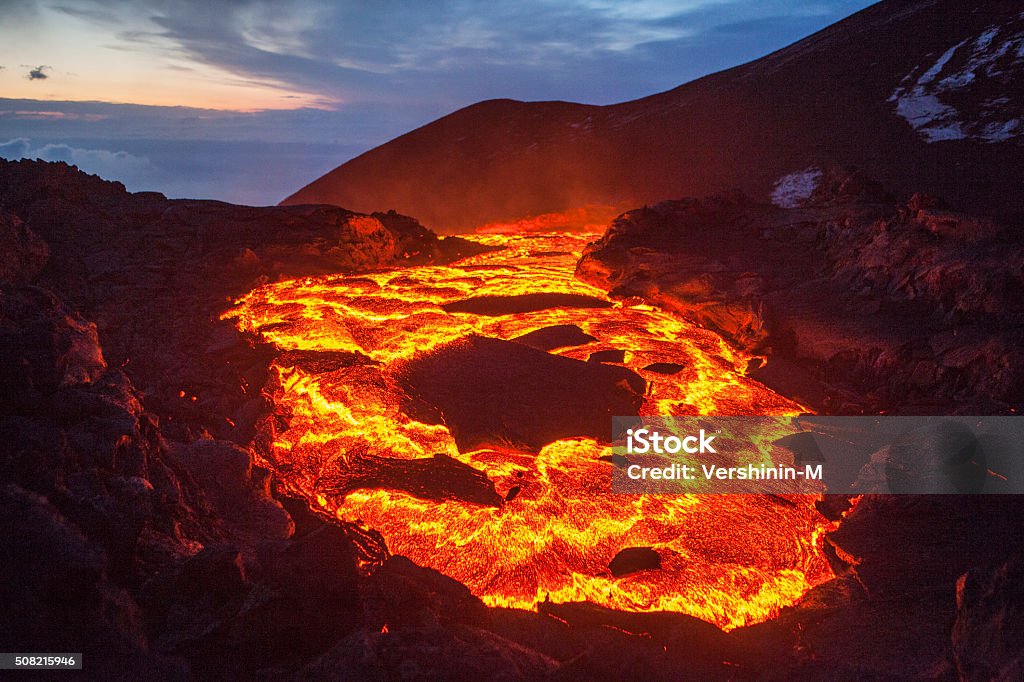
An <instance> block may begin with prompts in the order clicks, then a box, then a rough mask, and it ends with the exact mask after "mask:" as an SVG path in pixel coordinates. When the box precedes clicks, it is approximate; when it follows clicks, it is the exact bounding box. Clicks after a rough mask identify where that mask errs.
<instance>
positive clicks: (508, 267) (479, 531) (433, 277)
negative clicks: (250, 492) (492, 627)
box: [228, 234, 832, 628]
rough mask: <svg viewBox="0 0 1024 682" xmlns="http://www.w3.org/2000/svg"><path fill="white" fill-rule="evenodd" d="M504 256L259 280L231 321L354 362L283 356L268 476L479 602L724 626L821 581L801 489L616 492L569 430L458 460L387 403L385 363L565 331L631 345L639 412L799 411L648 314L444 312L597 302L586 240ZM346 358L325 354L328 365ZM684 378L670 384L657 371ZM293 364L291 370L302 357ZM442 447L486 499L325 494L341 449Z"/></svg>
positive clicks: (505, 241) (539, 240)
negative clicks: (283, 418)
mask: <svg viewBox="0 0 1024 682" xmlns="http://www.w3.org/2000/svg"><path fill="white" fill-rule="evenodd" d="M475 239H476V240H478V241H480V242H482V243H484V244H487V245H494V246H503V247H505V248H504V249H503V250H499V251H493V252H489V253H486V254H482V255H478V256H474V257H471V258H468V259H465V260H463V261H460V262H458V263H456V264H454V265H451V266H432V267H415V268H405V269H395V270H387V271H382V272H375V273H370V274H360V275H352V276H342V275H338V276H330V277H318V278H307V279H300V280H292V281H287V282H280V283H276V284H269V285H265V286H263V287H260V288H258V289H256V290H255V291H253V292H251V293H250V294H249V295H247V296H246V297H245V298H244V299H243V300H242V301H240V302H239V304H238V306H237V307H236V308H235V309H233V310H232V311H230V312H229V313H228V315H230V316H232V317H234V318H235V319H236V322H237V324H238V326H239V327H240V328H241V329H243V330H247V331H251V332H254V333H257V334H261V335H262V336H263V338H265V339H266V340H268V341H270V342H273V343H274V344H276V345H277V346H278V347H279V348H280V349H281V350H282V351H289V350H308V351H322V350H333V351H345V352H351V353H358V354H360V355H359V356H356V355H353V356H352V358H360V357H361V358H362V359H361V360H358V361H357V360H355V359H354V360H353V361H352V362H349V363H344V362H342V363H335V364H331V365H328V366H324V367H321V368H318V370H317V373H313V372H312V370H310V369H308V368H307V369H302V368H300V367H298V366H295V364H296V363H292V364H289V363H288V362H285V361H283V360H282V361H278V363H277V369H278V372H279V374H280V389H278V391H277V393H278V394H277V395H276V396H275V399H276V400H277V402H278V405H279V406H282V407H283V408H284V409H285V411H287V412H289V413H290V422H289V426H288V428H287V430H284V431H283V432H282V433H279V434H278V436H277V442H275V444H274V453H273V455H272V457H271V461H268V462H265V464H266V465H267V466H269V467H271V468H273V469H274V470H275V471H276V473H277V476H278V478H279V480H280V481H281V482H282V485H283V486H284V487H285V488H286V489H287V490H288V491H289V492H290V493H292V494H296V495H299V496H302V497H305V498H306V499H308V500H310V502H311V503H312V504H314V505H317V506H319V507H320V508H322V509H323V510H325V511H327V512H331V513H334V514H336V515H337V516H338V517H339V518H341V519H344V520H348V521H359V522H361V523H363V524H364V525H365V526H367V527H370V528H373V529H376V530H378V531H380V532H381V533H382V534H383V536H384V537H385V539H386V540H387V543H388V546H389V548H390V550H391V551H392V552H393V553H395V554H402V555H405V556H408V557H409V558H411V559H412V560H413V561H415V562H416V563H418V564H420V565H423V566H429V567H432V568H435V569H437V570H439V571H441V572H442V573H445V574H446V575H449V576H451V577H452V578H454V579H456V580H458V581H460V582H462V583H464V584H465V585H467V586H468V587H469V588H470V589H471V590H472V591H473V592H474V594H476V595H478V596H480V597H481V598H482V599H483V600H484V601H485V602H486V603H488V604H491V605H495V606H510V607H517V608H532V607H533V606H534V605H535V604H536V603H537V602H539V601H543V600H545V599H550V600H552V601H556V602H562V601H581V600H589V601H592V602H595V603H597V604H601V605H604V606H608V607H612V608H617V609H623V610H631V611H653V610H670V611H678V612H683V613H688V614H691V615H693V616H697V617H699V618H702V619H705V620H707V621H709V622H712V623H715V624H717V625H719V626H721V627H724V628H732V627H737V626H740V625H744V624H749V623H754V622H759V621H762V620H765V619H767V618H770V617H772V616H773V615H774V614H775V613H777V612H778V610H779V609H780V608H781V607H783V606H786V605H789V604H792V603H794V602H795V601H796V600H797V599H799V598H800V596H801V595H802V594H804V593H805V592H806V591H807V590H808V589H809V588H811V587H813V586H814V585H817V584H819V583H821V582H823V581H825V580H827V579H829V578H831V577H832V573H831V571H830V569H829V568H828V565H827V563H826V561H825V558H824V555H823V553H822V551H821V546H820V536H821V534H822V533H823V532H824V531H825V530H827V529H828V527H829V524H828V522H827V521H826V520H825V519H824V518H823V517H822V516H820V514H819V513H818V512H817V511H816V510H815V508H814V506H813V505H814V502H815V500H816V499H817V498H816V497H815V496H811V495H806V496H794V497H790V498H788V503H787V502H786V501H785V500H783V501H780V500H778V499H772V498H771V497H768V496H741V495H679V496H668V495H637V496H625V495H616V494H613V493H612V492H611V486H610V470H609V467H610V464H609V463H608V462H606V461H602V460H600V459H599V457H601V456H602V455H607V454H609V453H610V447H608V446H605V445H602V444H599V443H596V442H594V441H593V440H590V439H579V438H576V439H566V440H561V441H557V442H555V443H552V444H551V445H549V446H547V447H545V448H544V449H543V450H541V452H540V453H538V454H534V453H525V452H515V451H496V450H490V449H489V450H481V451H475V452H459V451H458V449H457V448H456V447H455V443H454V440H453V439H452V437H451V434H450V433H449V432H448V430H447V429H446V428H445V427H444V426H438V425H427V424H423V423H419V422H417V421H414V420H413V419H411V418H410V417H408V416H407V415H406V414H404V413H403V412H402V410H401V409H400V400H399V394H398V391H399V389H398V387H397V385H396V382H395V380H394V370H395V368H397V367H399V366H400V365H401V363H402V362H403V361H405V360H407V359H409V358H411V357H413V356H414V355H415V354H417V353H422V352H425V351H429V350H430V349H431V348H434V347H436V346H438V345H439V344H443V343H446V342H449V341H452V340H455V339H458V338H461V337H464V336H466V335H468V334H471V333H475V334H481V335H485V336H491V337H495V338H500V339H511V338H513V337H516V336H520V335H522V334H525V333H527V332H530V331H533V330H537V329H540V328H543V327H548V326H551V325H563V324H574V325H577V326H579V327H580V328H581V329H582V330H583V331H584V332H586V333H587V334H589V335H590V336H592V337H594V338H596V341H591V342H589V343H586V344H584V345H581V346H575V347H570V348H561V349H556V350H554V351H552V352H554V353H557V354H561V355H565V356H568V357H572V358H577V359H582V360H586V359H587V358H588V357H589V355H590V354H591V353H593V352H596V351H601V350H611V349H620V350H626V354H625V361H624V363H622V364H624V365H625V366H626V367H629V368H630V369H632V370H634V371H636V372H637V373H639V374H640V375H642V376H643V377H644V378H645V379H647V380H648V381H653V386H652V389H651V391H650V394H649V395H648V396H647V397H646V398H645V402H644V406H643V410H642V411H643V413H645V414H662V415H683V414H687V415H693V414H720V415H743V414H750V415H779V414H794V413H797V412H799V411H800V406H799V405H796V404H795V403H793V402H791V401H789V400H787V399H785V398H783V397H782V396H779V395H778V394H775V393H774V392H772V391H770V390H769V389H767V388H765V387H764V386H762V385H761V384H759V383H757V382H754V381H752V380H749V379H747V378H746V377H744V376H743V374H742V371H741V368H743V367H744V366H745V364H746V360H747V358H745V357H741V356H740V355H738V354H737V353H736V352H735V351H733V350H731V349H730V348H729V347H728V346H726V345H725V343H724V342H723V341H722V340H721V339H720V338H719V337H718V336H716V335H714V334H712V333H710V332H708V331H706V330H703V329H700V328H698V327H695V326H693V325H691V324H688V323H686V322H684V321H683V320H681V319H679V318H677V317H674V316H672V315H669V314H667V313H663V312H661V311H659V310H657V309H654V308H652V307H650V306H647V305H641V304H628V305H627V304H622V303H616V304H615V305H614V306H613V307H610V308H598V309H594V308H588V309H580V308H553V309H546V310H540V311H535V312H528V313H518V314H511V315H504V316H493V317H488V316H477V315H473V314H468V313H448V312H445V311H444V310H442V308H441V307H440V306H441V305H443V304H445V303H450V302H454V301H459V300H462V299H465V298H469V297H472V296H481V295H487V294H493V295H502V296H509V295H515V294H526V293H537V292H549V293H550V292H562V293H573V294H583V295H587V296H593V297H599V298H606V297H605V296H604V294H603V292H601V291H600V290H597V289H595V288H593V287H590V286H588V285H586V284H583V283H581V282H579V281H577V280H575V279H574V278H573V269H574V266H575V262H576V260H577V259H578V258H579V255H580V252H581V250H582V248H583V246H584V245H585V243H586V240H587V239H588V237H587V236H584V235H568V234H544V235H489V236H477V237H476V238H475ZM343 355H344V354H341V355H339V354H335V357H342V356H343ZM369 360H372V361H373V362H369ZM656 362H657V363H675V364H678V365H682V366H683V367H684V369H683V370H682V371H680V372H679V373H678V374H675V375H670V376H665V375H661V374H655V373H652V372H649V371H646V370H644V369H643V368H644V367H646V366H648V365H650V364H652V363H656ZM299 364H301V363H299ZM435 453H444V454H446V455H449V456H451V457H453V458H456V459H458V460H460V461H461V462H463V463H465V464H468V465H470V466H472V467H474V468H476V469H478V470H480V471H482V472H484V473H485V474H486V475H487V476H488V477H489V478H490V479H491V480H492V481H494V483H495V486H496V488H497V491H498V493H499V494H501V495H505V494H506V493H507V492H508V491H510V490H511V489H512V488H513V487H518V488H519V490H518V493H517V494H516V495H514V496H513V499H511V500H510V501H509V502H506V503H505V504H504V505H502V506H501V507H499V508H492V507H483V506H480V505H477V504H471V503H467V502H464V501H461V500H445V501H441V502H438V501H433V500H423V499H417V498H415V497H413V496H411V495H408V494H406V493H402V492H396V491H392V490H382V489H360V490H356V491H353V492H349V493H348V494H347V495H341V494H334V493H332V492H331V486H330V485H329V484H328V482H329V481H332V480H337V479H338V478H339V477H343V476H344V474H345V471H346V466H347V465H348V463H349V461H350V458H351V457H354V456H357V455H363V454H369V455H375V456H381V457H393V458H400V459H413V458H421V457H430V456H432V455H434V454H435ZM637 546H642V547H653V548H654V549H655V550H656V551H657V552H658V553H659V555H660V556H661V563H662V567H661V569H660V570H654V571H641V572H638V573H633V574H631V575H628V576H625V577H621V578H615V577H613V576H612V575H611V573H610V571H609V570H608V563H609V561H610V560H611V559H612V557H614V556H615V555H616V553H618V552H619V551H620V550H622V549H623V548H626V547H637Z"/></svg>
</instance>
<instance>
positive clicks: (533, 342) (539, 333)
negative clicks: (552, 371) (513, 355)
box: [512, 324, 597, 350]
mask: <svg viewBox="0 0 1024 682" xmlns="http://www.w3.org/2000/svg"><path fill="white" fill-rule="evenodd" d="M512 341H515V342H516V343H521V344H524V345H526V346H530V347H532V348H536V349H538V350H554V349H555V348H567V347H569V346H582V345H583V344H585V343H590V342H591V341H597V339H595V338H594V337H593V336H591V335H590V334H587V333H586V332H585V331H583V330H582V329H580V328H579V327H577V326H576V325H574V324H556V325H553V326H551V327H544V328H542V329H535V330H533V331H532V332H529V333H528V334H523V335H522V336H517V337H515V338H514V339H512Z"/></svg>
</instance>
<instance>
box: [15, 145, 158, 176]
mask: <svg viewBox="0 0 1024 682" xmlns="http://www.w3.org/2000/svg"><path fill="white" fill-rule="evenodd" d="M0 157H3V158H6V159H12V160H14V159H42V160H44V161H64V162H65V163H69V164H72V165H75V166H78V167H79V168H80V169H82V170H83V171H85V172H86V173H95V174H96V175H99V176H101V177H103V178H107V179H114V180H121V179H124V178H132V179H141V178H144V177H146V176H147V175H152V174H153V173H154V171H155V170H156V169H155V168H154V166H153V164H152V163H151V162H150V160H149V159H148V158H145V157H140V156H135V155H133V154H129V153H128V152H123V151H111V150H108V149H88V148H82V147H73V146H71V145H68V144H64V143H49V144H44V145H41V146H36V145H34V144H33V143H32V140H31V139H29V138H25V137H18V138H14V139H12V140H8V141H7V142H3V143H0Z"/></svg>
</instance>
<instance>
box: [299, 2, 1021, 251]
mask: <svg viewBox="0 0 1024 682" xmlns="http://www.w3.org/2000/svg"><path fill="white" fill-rule="evenodd" d="M1022 73H1024V12H1022V11H1021V6H1020V4H1019V3H1016V2H1006V1H997V0H990V1H988V2H980V3H973V4H972V5H971V6H966V5H964V4H963V3H960V2H956V1H955V0H895V1H889V2H882V3H879V4H877V5H874V6H872V7H870V8H868V9H866V10H864V11H862V12H859V13H857V14H855V15H853V16H851V17H849V18H847V19H845V20H843V21H841V22H839V23H837V24H834V25H833V26H830V27H828V28H826V29H824V30H822V31H820V32H818V33H816V34H814V35H812V36H809V37H808V38H805V39H803V40H801V41H799V42H797V43H795V44H793V45H791V46H789V47H787V48H784V49H782V50H779V51H777V52H775V53H773V54H770V55H768V56H766V57H763V58H761V59H759V60H756V61H754V62H750V63H748V64H745V65H743V66H739V67H736V68H734V69H730V70H728V71H724V72H721V73H717V74H714V75H711V76H707V77H705V78H702V79H700V80H696V81H693V82H691V83H687V84H685V85H682V86H680V87H678V88H675V89H673V90H670V91H668V92H664V93H660V94H656V95H652V96H650V97H646V98H643V99H639V100H634V101H631V102H625V103H621V104H616V105H610V106H588V105H583V104H572V103H566V102H529V103H528V102H517V101H512V100H492V101H486V102H481V103H478V104H474V105H472V106H469V107H466V108H465V109H462V110H460V111H457V112H455V113H453V114H450V115H448V116H446V117H444V118H441V119H439V120H437V121H434V122H433V123H430V124H428V125H426V126H423V127H422V128H419V129H417V130H414V131H412V132H410V133H407V134H405V135H403V136H401V137H399V138H397V139H395V140H392V141H391V142H388V143H386V144H384V145H381V146H379V147H377V148H375V149H373V150H371V151H369V152H367V153H365V154H363V155H361V156H359V157H357V158H355V159H352V160H351V161H349V162H347V163H345V164H343V165H341V166H339V167H338V168H336V169H334V170H333V171H331V172H330V173H328V174H326V175H324V176H323V177H321V178H319V179H317V180H315V181H313V182H312V183H310V184H309V185H307V186H306V187H304V188H302V189H300V190H299V191H298V192H296V193H295V194H293V195H291V196H290V197H288V198H287V199H285V200H284V201H283V202H282V203H283V204H309V203H331V204H335V205H343V206H346V207H350V208H352V209H355V210H360V211H367V210H372V209H375V208H379V207H382V206H383V207H389V208H394V209H396V210H398V211H400V212H403V213H407V214H411V215H415V216H417V217H418V218H419V219H421V220H422V221H423V222H424V224H425V225H428V226H430V227H433V228H436V229H442V230H447V231H466V230H470V229H473V228H475V227H478V226H481V225H484V224H486V223H493V222H500V221H510V220H516V219H519V218H523V217H526V216H533V215H538V214H543V213H551V212H564V211H567V210H569V209H574V208H579V207H582V206H593V205H602V206H611V207H614V208H617V209H626V208H632V207H635V206H638V205H641V204H646V203H653V202H656V201H659V200H663V199H669V198H678V197H681V196H702V195H707V194H712V193H716V192H721V191H728V190H732V189H740V190H742V191H743V192H745V193H747V194H749V195H750V196H752V197H753V198H755V199H764V200H768V199H769V198H771V197H772V196H773V194H774V199H775V200H776V202H777V203H787V202H792V201H795V200H796V199H798V198H799V197H800V196H802V195H804V194H807V193H809V191H810V189H809V188H810V187H812V186H813V184H814V182H815V179H816V177H817V170H816V169H817V168H828V167H831V166H834V165H842V166H856V167H859V168H861V169H863V170H864V171H865V172H866V173H867V174H868V175H870V176H872V177H875V178H877V179H878V180H880V181H881V182H882V183H884V184H885V185H886V186H888V187H891V188H893V189H894V190H895V191H896V192H897V193H898V194H899V195H900V196H901V197H903V198H905V197H906V196H909V195H910V194H911V193H913V192H917V191H924V192H928V193H931V194H933V195H937V196H941V197H943V198H944V199H945V200H947V201H949V202H950V203H951V204H952V205H954V206H956V207H958V208H961V209H964V210H968V211H977V212H983V213H994V214H999V215H1001V216H1003V217H1006V216H1016V215H1019V214H1021V213H1024V200H1022V193H1021V191H1020V189H1021V186H1022V180H1024V143H1022V140H1024V118H1022V108H1024V107H1022V100H1021V96H1020V95H1019V92H1020V91H1021V88H1020V86H1019V84H1020V82H1021V74H1022ZM787 176H788V177H787Z"/></svg>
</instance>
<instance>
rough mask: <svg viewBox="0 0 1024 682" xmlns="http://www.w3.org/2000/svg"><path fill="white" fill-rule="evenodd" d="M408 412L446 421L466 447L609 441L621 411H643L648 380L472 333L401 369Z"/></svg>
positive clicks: (420, 417)
mask: <svg viewBox="0 0 1024 682" xmlns="http://www.w3.org/2000/svg"><path fill="white" fill-rule="evenodd" d="M398 374H399V379H400V381H401V382H402V383H403V384H404V387H405V390H406V393H407V395H408V396H409V399H408V400H407V401H406V404H405V410H406V412H408V413H409V414H410V415H412V416H413V417H414V418H415V419H418V420H420V421H424V422H427V423H432V424H438V423H444V424H445V425H446V426H447V427H448V429H449V430H450V431H451V433H452V436H454V438H455V442H456V444H457V445H458V447H459V449H460V450H461V451H464V452H465V451H468V450H474V449H477V448H482V447H499V448H500V447H509V446H512V447H516V448H523V449H527V450H531V451H538V450H540V448H542V447H544V446H545V445H547V444H548V443H552V442H554V441H556V440H560V439H562V438H569V437H572V436H589V437H591V438H597V439H599V440H602V441H608V440H609V439H610V436H611V433H610V431H611V418H612V416H614V415H630V414H637V411H638V409H639V407H640V405H641V403H642V402H643V394H644V391H645V389H646V382H645V381H644V380H643V379H642V378H641V377H640V376H639V375H637V374H635V373H634V372H632V371H630V370H628V369H626V368H624V367H615V366H609V365H602V364H600V363H594V362H581V361H579V360H573V359H571V358H566V357H562V356H558V355H552V354H550V353H545V352H542V351H539V350H536V349H533V348H529V347H527V346H523V345H521V344H518V343H512V342H510V341H501V340H499V339H491V338H487V337H483V336H469V337H467V338H464V339H460V340H458V341H455V342H453V343H450V344H446V345H444V346H441V347H439V348H437V349H435V350H434V351H432V352H430V353H429V354H427V355H424V356H422V357H419V358H417V359H414V360H412V361H410V362H408V363H406V365H405V366H404V367H402V368H401V369H400V370H399V372H398Z"/></svg>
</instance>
